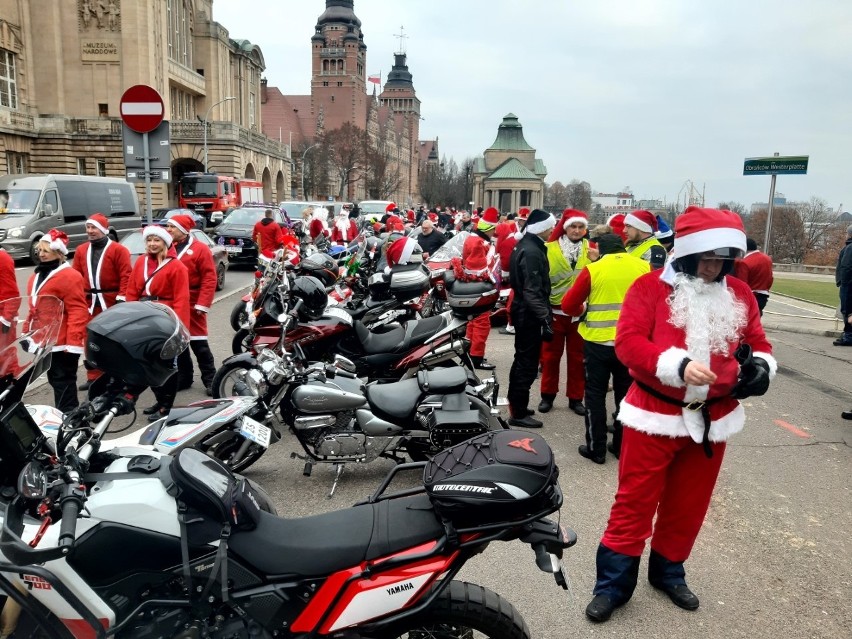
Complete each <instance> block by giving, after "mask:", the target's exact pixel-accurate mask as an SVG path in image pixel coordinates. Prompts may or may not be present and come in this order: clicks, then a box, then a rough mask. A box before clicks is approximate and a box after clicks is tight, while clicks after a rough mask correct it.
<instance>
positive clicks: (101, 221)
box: [86, 213, 109, 235]
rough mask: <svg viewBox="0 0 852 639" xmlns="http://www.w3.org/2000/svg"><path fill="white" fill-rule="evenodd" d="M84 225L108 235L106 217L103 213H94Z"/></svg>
mask: <svg viewBox="0 0 852 639" xmlns="http://www.w3.org/2000/svg"><path fill="white" fill-rule="evenodd" d="M86 224H91V225H92V226H94V227H95V228H96V229H98V230H99V231H100V232H101V233H103V234H104V235H109V222H107V219H106V215H104V214H103V213H95V214H94V215H92V216H91V217H90V218H89V219H88V220H86Z"/></svg>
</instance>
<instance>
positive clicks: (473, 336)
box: [465, 313, 491, 357]
mask: <svg viewBox="0 0 852 639" xmlns="http://www.w3.org/2000/svg"><path fill="white" fill-rule="evenodd" d="M490 332H491V314H490V313H482V314H481V315H477V316H476V317H474V318H473V319H472V320H470V321H469V322H468V323H467V331H466V332H465V337H467V338H468V339H469V340H470V355H471V357H484V356H485V342H487V341H488V334H489V333H490Z"/></svg>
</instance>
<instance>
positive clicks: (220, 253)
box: [121, 229, 230, 291]
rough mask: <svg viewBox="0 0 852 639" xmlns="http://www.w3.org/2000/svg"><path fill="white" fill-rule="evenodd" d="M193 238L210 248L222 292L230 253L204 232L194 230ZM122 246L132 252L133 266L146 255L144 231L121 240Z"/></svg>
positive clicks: (217, 286)
mask: <svg viewBox="0 0 852 639" xmlns="http://www.w3.org/2000/svg"><path fill="white" fill-rule="evenodd" d="M192 237H193V239H194V240H195V241H196V242H203V243H204V244H206V245H207V246H208V247H210V252H211V253H213V264H214V265H215V266H216V290H217V291H221V290H222V289H223V288H225V273H226V272H227V271H228V265H229V262H230V260H229V259H228V252H227V251H226V250H225V249H224V247H222V246H219V245H217V244H215V243H214V242H213V240H211V239H210V236H209V235H207V234H206V233H205V232H204V231H199V230H198V229H192ZM121 243H122V245H124V246H126V247H127V250H128V251H130V262H131V264H133V263H135V262H136V258H137V257H139V256H140V255H142V254H143V253H145V242H144V241H143V240H142V229H137V230H135V231H133V232H132V233H131V234H130V235H128V236H126V237H125V238H124V239H123V240H121Z"/></svg>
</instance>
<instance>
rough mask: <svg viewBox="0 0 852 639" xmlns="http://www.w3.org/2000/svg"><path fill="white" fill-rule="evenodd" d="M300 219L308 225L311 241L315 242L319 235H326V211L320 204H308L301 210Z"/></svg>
mask: <svg viewBox="0 0 852 639" xmlns="http://www.w3.org/2000/svg"><path fill="white" fill-rule="evenodd" d="M302 219H303V220H304V221H305V224H306V225H307V227H308V234H309V235H310V237H311V242H313V243H314V244H316V241H317V238H318V237H319V236H320V235H323V236H325V237H328V222H327V220H328V211H327V210H326V209H325V208H324V207H322V206H309V207H307V208H306V209H305V210H304V211H302Z"/></svg>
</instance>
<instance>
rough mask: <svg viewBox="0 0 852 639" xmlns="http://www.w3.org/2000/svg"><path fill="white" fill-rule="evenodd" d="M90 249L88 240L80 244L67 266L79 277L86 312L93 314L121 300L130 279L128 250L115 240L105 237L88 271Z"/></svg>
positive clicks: (90, 261) (90, 262)
mask: <svg viewBox="0 0 852 639" xmlns="http://www.w3.org/2000/svg"><path fill="white" fill-rule="evenodd" d="M90 249H91V243H89V242H86V243H85V244H83V245H82V246H80V248H78V249H77V251H76V252H75V253H74V261H73V262H72V264H71V266H73V267H74V270H75V271H77V272H78V273H80V275H82V276H83V283H84V284H85V293H86V298H87V299H88V306H89V313H90V314H91V315H97V314H98V313H100V312H101V311H105V310H106V309H108V308H109V307H110V306H114V305H115V302H116V300H121V301H124V299H125V293H126V292H127V282H129V281H130V271H131V268H130V251H128V250H127V247H125V246H122V245H121V244H119V243H118V242H113V241H112V240H107V244H106V246H105V247H104V250H103V251H102V252H101V259H100V261H98V264H97V266H96V267H95V269H94V271H92V260H91V253H90ZM93 291H95V292H94V293H93Z"/></svg>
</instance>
